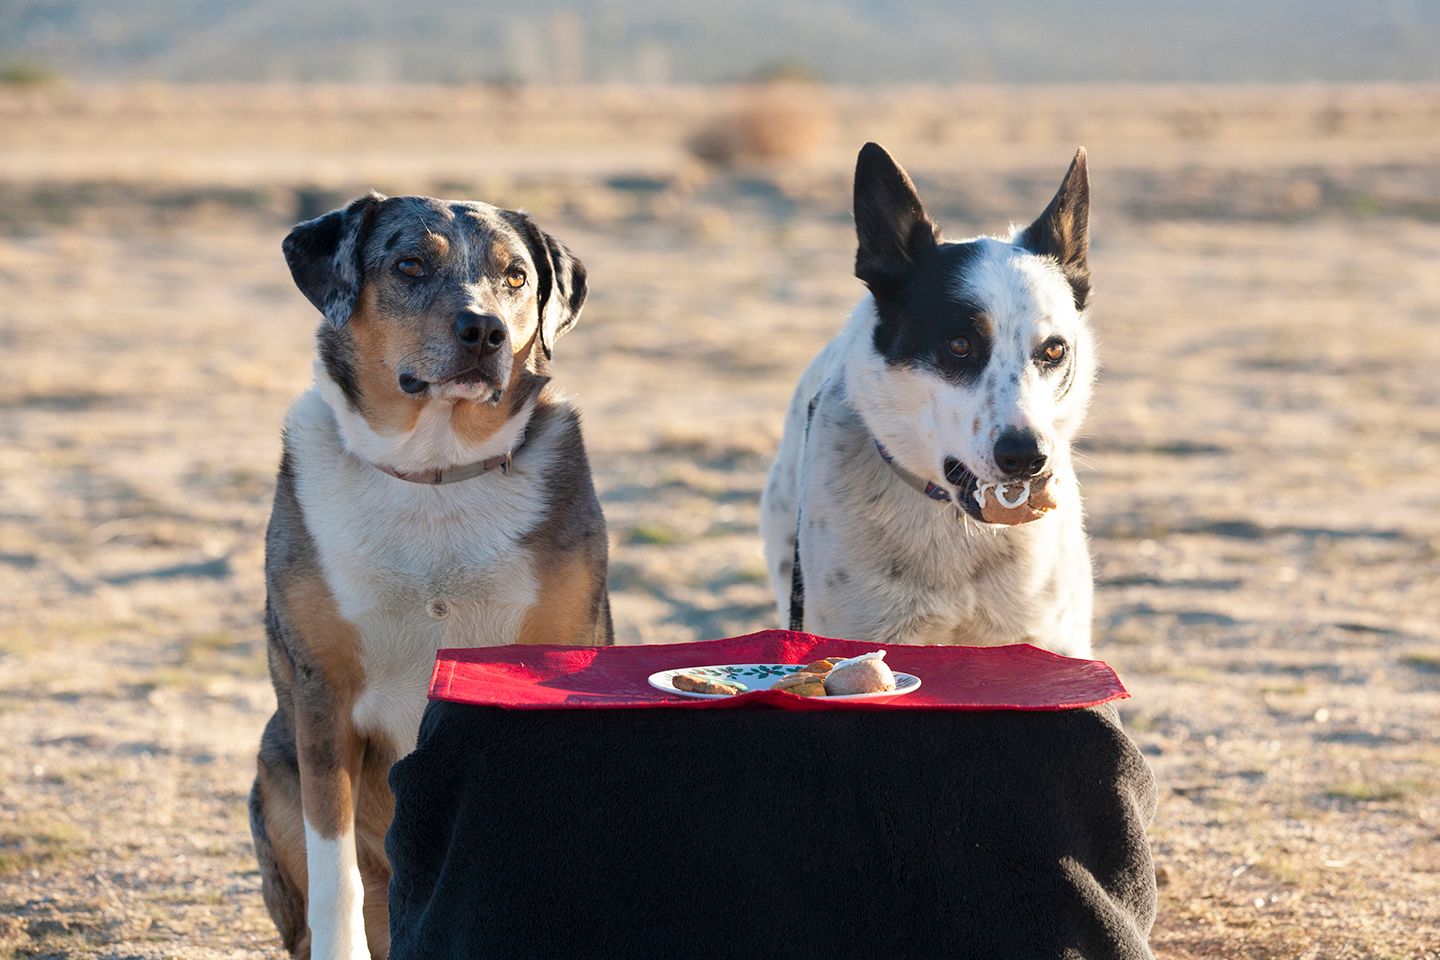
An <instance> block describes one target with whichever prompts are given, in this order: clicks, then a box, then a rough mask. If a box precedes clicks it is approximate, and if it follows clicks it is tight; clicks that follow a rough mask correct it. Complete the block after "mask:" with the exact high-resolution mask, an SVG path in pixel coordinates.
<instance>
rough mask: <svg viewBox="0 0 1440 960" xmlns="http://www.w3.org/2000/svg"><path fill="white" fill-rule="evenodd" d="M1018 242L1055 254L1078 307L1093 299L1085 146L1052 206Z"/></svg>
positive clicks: (1080, 307) (1036, 250) (1047, 254)
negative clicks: (1091, 293) (1091, 290)
mask: <svg viewBox="0 0 1440 960" xmlns="http://www.w3.org/2000/svg"><path fill="white" fill-rule="evenodd" d="M1015 242H1016V243H1018V244H1019V245H1020V246H1022V247H1024V248H1025V249H1026V250H1029V251H1031V252H1033V253H1039V254H1043V255H1045V256H1050V257H1054V258H1055V259H1056V261H1057V262H1059V264H1060V270H1061V272H1062V273H1064V274H1065V279H1066V280H1069V281H1070V289H1071V290H1072V291H1073V292H1074V294H1075V309H1076V310H1084V309H1085V306H1086V305H1087V304H1088V303H1089V302H1090V263H1089V254H1090V173H1089V171H1088V170H1087V169H1086V165H1085V148H1084V147H1081V148H1080V149H1079V150H1077V151H1075V159H1074V160H1071V161H1070V169H1069V170H1068V171H1066V173H1065V180H1064V182H1062V183H1061V184H1060V190H1059V192H1057V193H1056V194H1055V199H1053V200H1051V201H1050V206H1048V207H1046V208H1045V212H1044V213H1042V214H1040V219H1038V220H1036V221H1035V222H1034V223H1032V224H1030V226H1028V227H1026V228H1025V230H1024V232H1023V233H1021V234H1020V235H1019V236H1018V237H1017V238H1016V239H1015Z"/></svg>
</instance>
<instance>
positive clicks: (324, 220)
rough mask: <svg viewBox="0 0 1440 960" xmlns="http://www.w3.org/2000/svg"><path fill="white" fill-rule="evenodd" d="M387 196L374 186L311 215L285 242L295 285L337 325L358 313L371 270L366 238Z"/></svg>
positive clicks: (287, 258) (286, 258)
mask: <svg viewBox="0 0 1440 960" xmlns="http://www.w3.org/2000/svg"><path fill="white" fill-rule="evenodd" d="M384 199H385V198H384V197H383V196H381V195H380V194H378V193H375V192H373V191H372V192H370V193H368V194H366V195H365V196H363V197H361V198H360V199H358V200H354V201H352V202H351V203H350V204H349V205H348V206H345V207H341V208H340V209H339V210H332V211H330V212H329V213H327V214H325V215H324V216H323V217H316V218H315V219H314V220H306V221H305V222H304V223H301V224H297V225H296V227H295V229H293V230H291V231H290V234H289V236H287V237H286V238H285V240H284V242H283V243H282V244H281V245H280V248H281V249H282V250H283V251H284V252H285V262H286V263H287V264H289V265H290V276H291V277H293V278H294V280H295V286H297V287H299V288H300V292H301V293H303V294H305V296H306V298H307V299H308V300H309V301H310V302H311V303H313V304H315V309H317V310H319V311H320V312H321V313H323V314H324V315H325V319H326V320H328V321H329V322H330V325H331V326H332V327H341V326H344V325H345V322H346V321H347V320H349V319H350V315H351V314H352V313H354V312H355V302H356V300H357V299H359V297H360V281H361V280H362V279H363V277H364V273H365V268H364V261H363V257H364V252H365V239H366V237H367V236H369V233H370V224H371V223H372V222H373V221H374V219H375V212H376V211H377V210H378V209H379V208H380V204H381V203H382V202H383V201H384Z"/></svg>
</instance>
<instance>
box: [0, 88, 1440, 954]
mask: <svg viewBox="0 0 1440 960" xmlns="http://www.w3.org/2000/svg"><path fill="white" fill-rule="evenodd" d="M761 96H762V95H760V94H757V93H755V92H754V91H749V90H745V89H739V88H711V89H704V88H682V87H673V88H672V87H664V88H654V89H647V88H638V87H614V88H605V87H601V88H588V89H578V88H555V89H538V88H537V89H531V88H523V87H522V88H506V87H379V86H377V87H287V86H264V87H244V86H235V87H187V88H174V87H163V86H122V87H106V88H91V87H84V86H78V85H72V86H63V85H61V86H49V87H36V88H24V89H0V958H4V957H12V956H13V957H25V958H32V957H33V958H38V957H85V958H90V957H97V958H98V957H104V958H117V960H118V958H147V960H148V958H186V960H208V958H261V957H264V958H278V957H279V956H280V951H279V950H278V947H277V945H276V942H275V937H274V931H273V928H272V927H271V924H270V921H269V919H268V918H267V916H266V915H265V912H264V908H263V906H262V904H261V901H260V895H259V877H258V873H257V871H256V869H255V865H254V860H253V856H252V853H251V849H250V837H249V831H248V825H247V819H246V809H245V797H246V795H247V792H248V790H249V787H250V782H251V778H252V776H253V765H254V751H255V747H256V744H257V740H258V737H259V734H260V730H261V728H262V726H263V724H264V721H265V719H266V718H267V717H268V715H269V714H270V712H271V710H272V709H273V694H272V692H271V689H270V685H269V681H268V679H267V677H266V672H265V652H264V636H263V630H262V626H261V610H262V606H263V603H264V590H263V578H262V552H263V551H262V547H263V545H262V539H263V531H264V527H265V523H266V519H267V516H268V512H269V505H270V497H271V494H272V490H273V476H274V470H275V466H276V463H277V460H278V455H279V425H280V423H281V419H282V417H283V414H284V411H285V408H286V406H287V404H288V403H289V402H290V401H291V399H292V398H293V397H295V396H296V395H297V394H298V393H299V392H301V391H303V390H304V389H305V388H306V386H307V385H308V383H309V382H310V378H311V358H312V353H313V347H312V338H313V330H314V327H315V325H316V321H317V315H316V314H315V313H314V311H313V310H312V308H311V307H310V306H309V304H308V303H306V302H305V300H304V299H303V297H301V295H300V294H299V293H298V292H297V291H296V290H295V289H294V287H293V285H292V284H291V281H290V277H289V275H288V272H287V271H286V269H285V265H284V263H283V261H282V259H281V257H280V253H279V242H280V239H281V237H283V236H284V234H285V232H286V231H287V229H288V227H289V226H290V224H291V223H293V222H294V221H295V220H296V219H298V218H301V217H308V216H313V215H315V214H318V213H320V212H324V210H326V209H329V208H330V207H333V206H336V205H338V204H339V203H341V202H343V201H344V200H345V199H347V198H348V197H349V196H351V195H353V194H356V193H358V192H360V191H362V190H364V189H367V188H370V187H374V188H376V189H379V190H381V191H384V192H387V193H395V194H398V193H430V194H437V195H442V196H450V197H455V198H477V199H484V200H489V201H492V202H495V203H499V204H502V205H506V206H513V207H524V208H526V209H529V210H530V211H531V212H533V213H534V214H535V215H536V216H537V217H538V219H539V220H540V221H541V223H542V224H543V225H545V226H546V227H547V228H549V229H551V230H552V231H553V232H554V233H556V234H557V235H558V236H560V237H561V238H562V239H564V240H565V241H566V242H567V243H568V244H569V245H570V246H571V248H572V249H573V250H574V251H575V252H576V253H577V254H578V255H579V256H580V257H581V258H582V259H583V260H584V261H585V262H586V264H587V266H588V267H589V272H590V279H591V294H590V300H589V303H588V305H587V306H586V308H585V312H584V315H583V317H582V319H581V322H580V324H579V326H578V327H577V328H576V329H575V330H574V332H572V333H571V334H569V335H568V336H567V337H566V338H565V339H564V340H563V341H561V343H560V345H559V347H558V349H557V351H556V363H555V368H556V375H557V378H558V380H559V381H560V382H561V383H562V384H563V385H564V386H565V387H566V388H567V389H568V390H569V391H570V392H571V393H573V394H574V395H575V396H576V397H577V398H578V400H579V402H580V404H581V406H582V407H583V410H584V413H585V424H586V435H587V439H588V443H589V447H590V453H591V459H592V463H593V465H594V468H595V476H596V482H597V485H598V488H599V491H600V495H601V499H602V501H603V504H604V507H605V510H606V514H607V517H608V521H609V528H610V537H611V577H610V587H611V591H612V597H613V604H614V613H615V620H616V626H617V632H618V636H619V639H620V641H621V642H625V643H644V642H657V641H678V640H691V639H704V638H713V637H720V636H725V635H731V634H736V633H744V632H749V631H751V630H754V629H759V628H763V627H766V626H773V625H775V612H774V609H773V605H772V602H771V599H770V594H769V589H768V587H767V586H766V583H765V577H764V570H763V566H762V561H761V553H760V540H759V537H758V533H757V504H758V500H759V493H760V488H761V484H762V482H763V478H764V475H765V471H766V468H767V466H768V463H769V458H770V456H771V454H772V452H773V450H774V448H775V446H776V443H777V441H778V438H779V433H780V427H781V422H782V417H783V413H784V409H785V405H786V402H787V400H788V398H789V395H790V392H791V389H792V387H793V384H794V382H795V379H796V378H797V377H798V375H799V373H800V371H801V370H802V369H803V367H804V366H805V364H806V363H807V362H808V360H809V358H810V357H811V356H812V355H813V353H814V352H815V351H816V350H818V349H819V347H820V346H821V344H822V343H823V342H824V341H825V340H826V339H827V338H828V337H829V336H831V334H832V333H833V332H834V331H835V330H836V329H838V328H839V326H840V325H841V323H842V322H843V319H844V317H845V315H846V314H847V313H848V311H849V310H850V308H851V307H852V306H853V304H854V303H855V302H856V301H857V300H858V298H859V297H860V295H861V292H862V288H861V286H860V284H859V282H858V281H856V280H854V279H853V278H852V276H851V267H852V257H853V252H854V239H853V232H852V229H851V224H850V220H849V213H848V209H849V194H850V184H849V175H850V171H851V169H852V164H853V161H854V154H855V151H856V149H857V148H858V147H859V146H860V144H861V143H863V142H864V141H865V140H869V139H873V140H878V141H880V142H882V143H884V144H885V145H886V146H888V147H889V148H890V149H891V150H892V151H893V152H894V153H895V154H896V155H897V156H898V157H899V158H900V159H901V161H902V162H903V163H905V164H906V165H907V166H908V167H909V169H910V171H911V172H912V174H914V175H915V176H916V179H917V181H918V183H919V186H920V189H921V191H922V193H923V194H924V195H925V197H926V199H927V201H928V204H929V207H930V209H931V212H932V213H933V214H934V215H935V216H936V218H937V219H938V220H939V221H940V223H941V225H942V226H943V227H944V228H945V229H946V231H947V233H948V234H950V235H951V236H967V235H973V234H975V233H981V232H998V231H1001V230H1003V229H1005V227H1006V225H1007V223H1008V222H1010V221H1011V220H1014V221H1022V220H1028V219H1030V218H1033V217H1034V216H1035V215H1036V214H1038V212H1039V211H1040V210H1041V208H1042V207H1043V206H1044V204H1045V202H1046V201H1047V200H1048V199H1049V197H1050V195H1051V193H1052V192H1053V190H1054V188H1055V186H1056V185H1057V184H1058V183H1059V180H1060V177H1061V175H1062V173H1063V172H1064V170H1065V165H1066V163H1067V162H1068V161H1069V159H1070V156H1071V154H1072V153H1073V151H1074V148H1075V147H1076V146H1077V145H1079V144H1082V143H1083V144H1084V145H1086V146H1087V147H1088V149H1089V151H1090V165H1091V171H1092V178H1093V179H1092V209H1093V214H1092V216H1093V219H1092V231H1093V246H1092V264H1093V269H1094V274H1095V279H1096V288H1097V297H1096V302H1095V307H1094V311H1093V320H1094V324H1095V326H1096V328H1097V330H1098V332H1099V335H1100V338H1101V345H1102V351H1103V352H1102V360H1103V364H1104V372H1103V375H1102V378H1101V381H1100V385H1099V388H1098V390H1097V393H1096V398H1097V399H1096V402H1095V405H1094V408H1093V411H1092V415H1091V418H1090V421H1089V425H1088V427H1087V430H1086V435H1085V439H1084V441H1083V446H1082V448H1081V449H1082V453H1083V454H1084V463H1085V468H1084V472H1083V473H1082V474H1081V482H1082V484H1083V486H1084V490H1085V497H1086V506H1087V513H1088V527H1089V530H1090V533H1091V537H1092V549H1093V553H1094V556H1095V561H1096V578H1097V612H1096V624H1095V636H1096V640H1095V649H1096V655H1097V656H1098V657H1101V658H1103V659H1106V660H1107V661H1109V662H1110V663H1111V664H1112V665H1113V666H1114V667H1115V668H1116V670H1117V671H1118V672H1119V674H1120V676H1121V677H1122V679H1123V680H1124V681H1125V683H1126V684H1127V685H1128V687H1129V688H1130V690H1131V692H1132V693H1133V699H1130V700H1128V701H1125V703H1124V705H1123V707H1122V714H1123V716H1124V718H1125V720H1126V723H1127V725H1128V728H1129V730H1130V732H1131V734H1132V735H1133V737H1134V738H1135V739H1136V741H1137V742H1138V743H1139V744H1140V746H1141V747H1142V749H1143V750H1144V752H1145V754H1146V755H1147V757H1148V758H1149V760H1150V763H1151V764H1152V765H1153V767H1154V769H1155V773H1156V776H1157V778H1158V782H1159V785H1160V805H1159V812H1158V815H1157V816H1156V819H1155V822H1154V825H1153V828H1152V834H1151V835H1152V839H1153V844H1154V852H1155V860H1156V864H1157V873H1158V877H1159V881H1160V884H1161V885H1160V907H1159V918H1158V920H1157V923H1156V926H1155V931H1154V937H1153V944H1154V948H1155V951H1156V954H1157V956H1160V957H1162V958H1216V957H1244V958H1316V960H1319V958H1325V960H1330V958H1396V960H1400V958H1403V960H1413V958H1420V957H1429V958H1434V957H1437V956H1440V741H1437V738H1436V731H1437V730H1440V636H1437V633H1440V631H1437V628H1436V626H1435V625H1436V623H1437V622H1440V372H1437V357H1440V91H1437V90H1436V89H1435V88H1433V87H1403V86H1394V87H1380V86H1362V87H1320V86H1309V87H1254V88H1245V87H1229V88H1227V87H1205V88H1198V87H1197V88H1185V87H1067V88H1039V87H1035V88H1000V87H993V88H992V87H966V88H938V87H936V88H929V87H910V88H893V89H886V90H881V91H873V90H872V91H864V90H858V89H839V88H837V89H825V88H803V89H790V90H787V91H785V92H784V94H783V98H782V99H783V102H780V103H779V105H778V106H775V105H774V104H773V103H772V101H769V100H757V97H761ZM767 111H768V112H767ZM787 111H788V112H787ZM767 138H768V139H767ZM697 150H698V151H699V152H700V153H701V154H702V155H704V156H705V157H707V158H708V159H706V160H702V159H700V158H698V157H697V156H696V151H697Z"/></svg>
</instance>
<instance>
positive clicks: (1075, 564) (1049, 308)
mask: <svg viewBox="0 0 1440 960" xmlns="http://www.w3.org/2000/svg"><path fill="white" fill-rule="evenodd" d="M1088 213H1089V181H1088V177H1087V174H1086V169H1085V151H1084V150H1083V149H1082V150H1080V151H1078V152H1077V153H1076V155H1075V159H1074V161H1073V162H1072V163H1071V165H1070V169H1069V172H1068V173H1066V175H1065V181H1064V183H1062V184H1061V186H1060V190H1059V192H1058V193H1057V194H1056V195H1055V198H1054V199H1053V200H1052V201H1051V202H1050V205H1049V206H1048V207H1047V208H1046V209H1045V212H1044V213H1043V214H1041V215H1040V218H1039V219H1038V220H1036V221H1035V222H1034V223H1033V224H1031V225H1030V226H1029V227H1026V228H1024V229H1023V230H1013V231H1012V233H1011V235H1010V236H1009V237H1008V239H998V238H994V237H978V238H975V239H973V240H965V241H958V242H954V241H951V242H947V241H942V240H941V238H940V231H939V228H938V227H937V226H936V225H935V223H934V222H933V221H932V220H931V219H930V218H929V217H928V216H927V215H926V213H925V210H924V207H923V206H922V205H921V202H920V198H919V196H918V194H917V193H916V191H915V186H914V184H913V183H911V181H910V178H909V177H908V176H906V174H905V171H904V170H902V169H901V168H900V167H899V165H897V164H896V163H895V161H894V160H893V159H891V157H890V155H889V154H888V153H886V152H885V150H884V149H883V148H881V147H880V146H878V145H877V144H874V143H869V144H866V145H865V147H864V148H863V149H862V150H861V151H860V157H859V162H858V163H857V165H856V169H855V230H856V234H857V235H858V238H859V251H858V253H857V254H856V258H855V275H856V276H857V277H859V278H860V279H861V280H862V281H864V282H865V285H866V286H867V287H869V288H870V295H869V296H867V297H865V299H864V300H863V301H861V303H860V304H859V306H857V307H856V308H855V310H854V312H853V313H852V314H851V315H850V321H849V323H848V324H847V325H846V327H845V329H844V330H843V331H842V332H841V334H840V335H839V336H838V337H836V338H835V339H834V340H832V341H831V342H830V343H829V345H827V346H826V347H825V349H824V350H823V351H822V352H821V353H820V355H819V356H818V357H817V358H816V359H815V360H814V361H813V362H812V363H811V364H810V367H809V368H808V369H807V370H806V371H805V374H804V376H803V377H802V378H801V381H800V385H799V388H798V389H797V390H796V392H795V397H794V399H793V401H792V402H791V404H790V411H789V414H788V416H787V418H786V423H785V435H784V438H783V440H782V442H781V446H780V452H779V455H778V456H777V458H776V461H775V464H774V466H773V467H772V468H771V471H770V478H769V482H768V483H767V484H766V488H765V494H764V497H763V498H762V502H761V529H762V532H763V534H764V538H765V556H766V567H767V569H768V571H769V574H770V577H771V582H772V584H773V586H774V589H775V594H776V599H777V601H778V603H779V607H780V616H781V620H782V622H784V621H785V620H786V619H789V620H790V621H791V623H792V626H793V627H794V628H795V629H804V630H809V631H811V632H813V633H820V634H824V635H827V636H833V637H845V638H851V639H863V640H872V641H877V642H884V643H942V644H981V645H993V644H1004V643H1018V642H1028V643H1034V644H1036V645H1038V646H1042V647H1045V648H1047V649H1050V650H1053V651H1055V652H1057V653H1062V654H1067V655H1070V656H1080V657H1087V656H1089V654H1090V617H1091V602H1092V598H1091V595H1092V580H1091V572H1090V555H1089V550H1088V546H1087V543H1086V539H1085V530H1084V525H1083V517H1082V513H1081V504H1080V491H1079V489H1078V487H1077V485H1076V482H1075V473H1074V468H1073V466H1072V461H1071V452H1070V442H1071V440H1072V438H1073V437H1074V436H1075V433H1076V430H1077V429H1078V428H1079V426H1080V423H1081V421H1082V419H1083V418H1084V416H1085V410H1086V406H1087V404H1088V403H1089V400H1090V393H1091V387H1092V383H1093V380H1094V377H1095V372H1096V360H1095V348H1094V342H1093V339H1092V337H1091V334H1090V331H1089V327H1088V325H1087V321H1086V312H1087V307H1088V306H1089V302H1090V272H1089V267H1088V265H1087V261H1086V256H1087V247H1088V236H1087V219H1088ZM1032 482H1033V483H1034V484H1035V485H1036V487H1037V489H1046V490H1048V491H1049V495H1050V497H1049V499H1048V500H1047V504H1046V507H1045V509H1044V510H1043V511H1042V512H1039V513H1035V514H1033V516H1031V515H1027V519H1028V520H1029V522H1016V521H1013V520H1012V521H1007V523H1013V524H1014V525H999V524H994V523H987V522H985V520H984V519H983V517H982V514H983V515H986V516H989V515H992V514H990V513H989V512H988V511H987V508H986V504H987V497H994V498H996V499H998V500H999V501H1000V502H1001V503H1003V504H1004V506H1006V507H1011V506H1013V505H1014V504H1015V501H1016V500H1022V498H1023V496H1028V495H1029V490H1030V484H1031V483H1032ZM1022 484H1023V487H1021V485H1022ZM1011 486H1015V487H1017V488H1020V489H1022V490H1023V491H1024V493H1023V494H1022V493H1018V492H1017V493H1016V494H1014V495H1010V494H1008V488H1009V487H1011ZM1007 496H1011V497H1012V499H1009V500H1008V501H1007V499H1006V498H1007ZM1030 502H1031V503H1034V502H1035V501H1034V500H1031V501H1030ZM797 538H798V546H797ZM797 563H798V567H797V566H796V564H797Z"/></svg>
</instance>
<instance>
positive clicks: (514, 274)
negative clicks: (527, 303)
mask: <svg viewBox="0 0 1440 960" xmlns="http://www.w3.org/2000/svg"><path fill="white" fill-rule="evenodd" d="M505 283H506V285H507V286H509V287H510V289H511V290H519V289H520V288H521V287H523V286H525V271H524V270H521V269H519V268H518V267H517V268H515V269H514V270H511V271H510V272H508V273H506V274H505Z"/></svg>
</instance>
